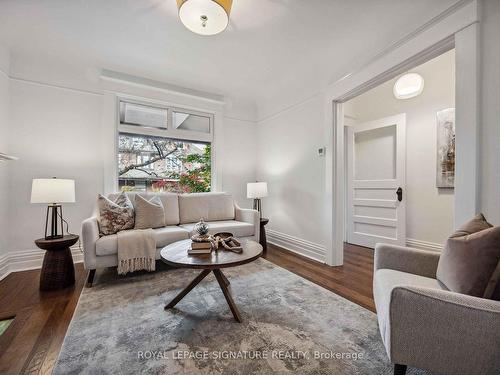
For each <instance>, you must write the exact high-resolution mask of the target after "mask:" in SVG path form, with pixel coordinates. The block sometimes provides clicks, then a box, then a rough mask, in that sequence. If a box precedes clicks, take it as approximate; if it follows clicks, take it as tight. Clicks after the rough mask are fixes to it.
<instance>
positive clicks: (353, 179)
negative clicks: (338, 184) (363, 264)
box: [346, 114, 406, 248]
mask: <svg viewBox="0 0 500 375" xmlns="http://www.w3.org/2000/svg"><path fill="white" fill-rule="evenodd" d="M405 129H406V115H405V114H400V115H396V116H391V117H386V118H383V119H379V120H375V121H370V122H366V123H362V124H356V125H354V126H350V127H348V128H347V144H346V150H347V242H349V243H351V244H355V245H360V246H366V247H371V248H373V247H375V244H376V243H377V242H385V243H391V244H397V245H404V244H405V242H406V233H405V232H406V204H405V198H406V197H405V193H406V191H405V166H406V133H405Z"/></svg>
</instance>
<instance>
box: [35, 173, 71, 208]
mask: <svg viewBox="0 0 500 375" xmlns="http://www.w3.org/2000/svg"><path fill="white" fill-rule="evenodd" d="M73 202H75V180H64V179H60V178H35V179H33V184H32V185H31V203H73Z"/></svg>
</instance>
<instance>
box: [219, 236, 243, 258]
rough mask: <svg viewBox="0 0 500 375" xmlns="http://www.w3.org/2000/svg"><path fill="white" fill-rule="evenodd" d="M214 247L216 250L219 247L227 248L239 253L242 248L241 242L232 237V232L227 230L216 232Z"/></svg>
mask: <svg viewBox="0 0 500 375" xmlns="http://www.w3.org/2000/svg"><path fill="white" fill-rule="evenodd" d="M213 238H214V240H213V241H214V248H215V249H216V250H217V249H219V248H221V249H224V250H229V251H232V252H234V253H241V252H242V251H243V248H242V247H241V243H240V242H239V241H238V240H237V239H236V238H234V237H233V234H232V233H229V232H221V233H216V234H215V235H214V236H213Z"/></svg>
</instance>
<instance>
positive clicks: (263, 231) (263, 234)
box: [259, 218, 269, 251]
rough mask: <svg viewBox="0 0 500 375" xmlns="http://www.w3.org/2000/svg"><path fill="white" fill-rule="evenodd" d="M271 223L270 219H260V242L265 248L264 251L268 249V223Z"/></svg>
mask: <svg viewBox="0 0 500 375" xmlns="http://www.w3.org/2000/svg"><path fill="white" fill-rule="evenodd" d="M267 223H269V219H263V218H261V219H260V240H259V243H260V245H261V246H262V248H263V249H264V251H267V238H266V228H264V227H265V226H266V224H267Z"/></svg>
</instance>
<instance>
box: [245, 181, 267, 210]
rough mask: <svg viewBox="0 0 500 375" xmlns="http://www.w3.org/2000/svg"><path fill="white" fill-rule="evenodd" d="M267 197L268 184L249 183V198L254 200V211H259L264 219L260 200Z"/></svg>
mask: <svg viewBox="0 0 500 375" xmlns="http://www.w3.org/2000/svg"><path fill="white" fill-rule="evenodd" d="M264 197H267V182H249V183H248V184H247V198H253V209H254V210H257V211H259V213H260V217H261V218H262V206H261V202H260V198H264Z"/></svg>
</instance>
